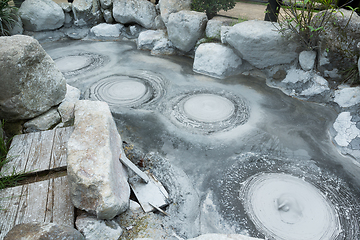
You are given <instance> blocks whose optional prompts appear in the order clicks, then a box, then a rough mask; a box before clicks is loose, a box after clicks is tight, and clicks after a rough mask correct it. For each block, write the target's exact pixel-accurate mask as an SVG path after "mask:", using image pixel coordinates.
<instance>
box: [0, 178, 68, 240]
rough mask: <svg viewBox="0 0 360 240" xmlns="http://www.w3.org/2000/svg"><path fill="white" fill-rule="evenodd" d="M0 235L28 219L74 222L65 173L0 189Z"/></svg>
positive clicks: (2, 235) (28, 220)
mask: <svg viewBox="0 0 360 240" xmlns="http://www.w3.org/2000/svg"><path fill="white" fill-rule="evenodd" d="M0 206H1V210H0V239H3V238H4V236H5V235H6V233H7V232H8V231H10V230H11V228H12V227H13V226H15V225H16V224H19V223H27V222H33V221H38V222H53V223H58V224H63V225H68V226H73V225H74V207H73V205H72V203H71V201H70V195H69V189H68V183H67V176H63V177H59V178H55V179H49V180H46V181H41V182H35V183H31V184H27V185H22V186H18V187H14V188H8V189H4V190H0Z"/></svg>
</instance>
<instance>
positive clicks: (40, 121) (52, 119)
mask: <svg viewBox="0 0 360 240" xmlns="http://www.w3.org/2000/svg"><path fill="white" fill-rule="evenodd" d="M60 121H61V117H60V114H59V113H58V111H57V109H56V108H53V109H51V110H49V111H47V112H46V113H44V114H42V115H40V116H38V117H36V118H34V119H31V120H30V121H27V122H26V123H24V129H25V130H24V131H25V133H30V132H39V131H45V130H49V129H50V128H51V127H53V126H55V125H56V124H58V123H59V122H60Z"/></svg>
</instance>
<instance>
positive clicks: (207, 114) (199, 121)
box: [170, 90, 249, 134]
mask: <svg viewBox="0 0 360 240" xmlns="http://www.w3.org/2000/svg"><path fill="white" fill-rule="evenodd" d="M170 102H171V113H170V118H171V120H172V122H174V124H176V125H177V126H179V127H184V128H186V129H188V130H192V131H195V132H199V133H205V134H209V133H213V132H218V131H228V130H230V129H232V128H235V127H236V126H239V125H242V124H244V123H246V121H247V120H248V118H249V107H248V105H247V104H246V102H245V101H244V100H243V99H242V98H241V97H240V96H238V95H233V94H231V93H229V92H225V91H202V90H200V91H195V92H187V93H183V94H181V95H179V96H177V97H175V98H173V99H171V100H170Z"/></svg>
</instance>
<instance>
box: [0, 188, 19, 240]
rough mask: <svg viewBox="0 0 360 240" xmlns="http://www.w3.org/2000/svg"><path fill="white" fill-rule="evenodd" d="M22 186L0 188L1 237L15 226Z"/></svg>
mask: <svg viewBox="0 0 360 240" xmlns="http://www.w3.org/2000/svg"><path fill="white" fill-rule="evenodd" d="M22 188H23V187H22V186H18V187H14V188H8V189H3V190H0V239H4V237H5V235H6V234H7V233H8V232H9V231H10V230H11V228H12V227H13V226H14V223H15V219H16V215H17V211H18V206H19V203H20V196H21V191H22Z"/></svg>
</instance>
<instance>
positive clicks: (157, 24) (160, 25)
mask: <svg viewBox="0 0 360 240" xmlns="http://www.w3.org/2000/svg"><path fill="white" fill-rule="evenodd" d="M155 28H156V29H166V26H165V23H164V21H163V20H162V17H161V15H157V16H156V17H155Z"/></svg>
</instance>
